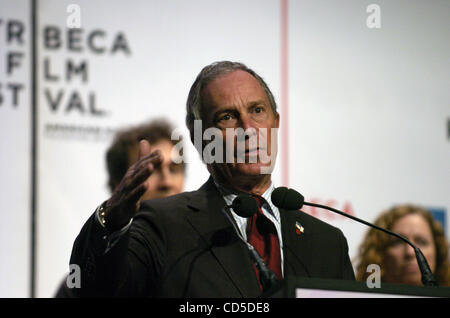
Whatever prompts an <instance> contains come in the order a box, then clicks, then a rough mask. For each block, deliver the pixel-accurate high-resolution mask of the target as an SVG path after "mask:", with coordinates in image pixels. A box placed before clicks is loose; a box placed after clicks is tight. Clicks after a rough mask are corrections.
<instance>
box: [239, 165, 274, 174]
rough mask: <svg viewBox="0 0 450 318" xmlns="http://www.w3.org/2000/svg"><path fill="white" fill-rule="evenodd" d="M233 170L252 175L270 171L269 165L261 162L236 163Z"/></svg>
mask: <svg viewBox="0 0 450 318" xmlns="http://www.w3.org/2000/svg"><path fill="white" fill-rule="evenodd" d="M235 170H236V172H238V174H240V175H243V176H254V177H256V176H263V175H267V174H270V173H272V169H271V167H270V165H268V164H262V163H238V164H237V165H236V167H235Z"/></svg>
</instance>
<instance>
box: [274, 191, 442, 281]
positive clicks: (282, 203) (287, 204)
mask: <svg viewBox="0 0 450 318" xmlns="http://www.w3.org/2000/svg"><path fill="white" fill-rule="evenodd" d="M271 199H272V203H273V204H274V205H276V206H277V207H278V208H283V209H287V210H300V209H301V207H302V206H303V205H309V206H314V207H318V208H322V209H326V210H329V211H332V212H334V213H337V214H340V215H343V216H345V217H348V218H350V219H352V220H355V221H357V222H360V223H362V224H365V225H367V226H370V227H372V228H375V229H377V230H379V231H382V232H384V233H387V234H389V235H393V236H395V237H397V238H399V239H401V240H402V241H403V242H405V243H407V244H409V245H410V246H411V247H412V248H413V249H414V253H415V254H416V259H417V264H418V265H419V268H420V272H421V274H422V283H423V284H424V285H425V286H437V285H438V284H437V281H436V278H435V277H434V275H433V273H432V272H431V269H430V266H429V265H428V262H427V260H426V258H425V256H424V255H423V253H422V251H421V250H420V249H419V248H418V247H417V246H415V245H414V244H413V243H411V242H410V241H409V240H408V239H407V238H405V237H403V236H402V235H400V234H397V233H395V232H392V231H389V230H387V229H385V228H382V227H379V226H377V225H375V224H372V223H369V222H367V221H364V220H361V219H359V218H357V217H355V216H353V215H350V214H347V213H345V212H342V211H339V210H337V209H334V208H331V207H329V206H326V205H321V204H317V203H309V202H305V198H304V197H303V195H301V194H300V193H299V192H297V191H295V190H294V189H288V188H286V187H279V188H276V189H275V190H273V192H272V196H271Z"/></svg>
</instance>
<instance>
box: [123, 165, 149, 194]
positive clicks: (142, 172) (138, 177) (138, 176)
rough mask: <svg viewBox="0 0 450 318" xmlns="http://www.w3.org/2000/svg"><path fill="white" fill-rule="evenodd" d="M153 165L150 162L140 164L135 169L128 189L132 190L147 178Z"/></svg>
mask: <svg viewBox="0 0 450 318" xmlns="http://www.w3.org/2000/svg"><path fill="white" fill-rule="evenodd" d="M154 170H155V167H154V165H153V164H152V163H148V164H147V165H146V166H142V167H141V168H140V169H139V170H137V171H136V173H135V175H134V176H133V179H132V180H131V182H130V184H129V185H128V186H127V188H128V189H130V190H133V189H134V188H136V187H138V186H139V185H140V184H141V183H143V182H144V181H145V180H147V178H148V177H150V175H151V174H152V173H153V171H154Z"/></svg>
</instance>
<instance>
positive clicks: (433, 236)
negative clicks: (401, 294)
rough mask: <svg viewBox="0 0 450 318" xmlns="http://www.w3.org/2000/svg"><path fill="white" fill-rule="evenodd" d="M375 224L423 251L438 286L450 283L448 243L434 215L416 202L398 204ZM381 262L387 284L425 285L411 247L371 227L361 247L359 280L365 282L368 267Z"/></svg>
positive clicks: (357, 277)
mask: <svg viewBox="0 0 450 318" xmlns="http://www.w3.org/2000/svg"><path fill="white" fill-rule="evenodd" d="M375 224H376V225H378V226H380V227H383V228H385V229H388V230H391V231H393V232H396V233H398V234H400V235H402V236H404V237H406V238H407V239H408V240H410V241H411V242H412V243H413V244H414V245H416V246H417V247H418V248H419V249H420V250H421V251H422V253H423V254H424V256H425V257H426V259H427V262H428V264H429V265H430V268H431V271H432V272H433V274H434V275H435V277H436V280H437V282H438V284H439V286H450V263H449V258H448V244H447V241H446V239H445V235H444V232H443V230H442V227H441V225H440V224H439V223H438V222H437V221H435V220H434V219H433V217H432V216H431V214H430V213H429V212H428V211H427V210H425V209H423V208H421V207H419V206H414V205H399V206H394V207H393V208H391V209H389V210H387V211H385V212H383V213H382V214H381V215H380V216H379V217H378V219H377V220H376V221H375ZM370 264H378V265H379V266H380V270H381V281H382V282H385V283H397V284H409V285H422V280H421V273H420V269H419V266H418V265H417V261H416V256H415V253H414V250H413V248H412V247H411V246H409V245H408V244H406V243H404V242H403V241H401V240H400V239H398V238H395V237H393V236H390V235H387V234H385V233H383V232H381V231H378V230H375V229H371V230H369V231H368V232H367V234H366V236H365V238H364V241H363V243H362V244H361V245H360V248H359V264H358V266H357V268H356V279H357V280H359V281H366V279H367V277H368V276H369V275H370V274H371V273H370V272H367V271H366V269H367V266H368V265H370Z"/></svg>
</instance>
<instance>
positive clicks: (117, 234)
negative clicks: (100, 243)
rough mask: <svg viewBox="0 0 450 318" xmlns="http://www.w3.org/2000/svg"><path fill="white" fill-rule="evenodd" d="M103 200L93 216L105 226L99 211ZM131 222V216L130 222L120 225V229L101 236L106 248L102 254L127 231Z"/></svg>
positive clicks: (102, 205)
mask: <svg viewBox="0 0 450 318" xmlns="http://www.w3.org/2000/svg"><path fill="white" fill-rule="evenodd" d="M105 202H106V201H105ZM105 202H103V203H102V204H101V205H99V206H98V207H97V209H96V210H95V218H96V219H97V222H98V223H99V224H100V225H101V226H102V227H103V228H105V224H104V223H103V222H102V218H101V217H100V211H101V210H102V208H103V207H104V205H105ZM132 222H133V218H131V219H130V222H128V224H127V225H125V226H124V227H122V228H121V229H119V230H117V231H114V232H112V233H111V234H108V235H104V236H103V240H105V241H106V249H105V251H104V254H106V253H107V252H108V251H109V250H110V249H111V248H112V247H113V246H114V245H115V244H116V243H117V242H118V241H119V240H120V238H121V237H122V236H123V235H124V234H125V233H126V232H127V231H128V229H129V228H130V226H131V223H132Z"/></svg>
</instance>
